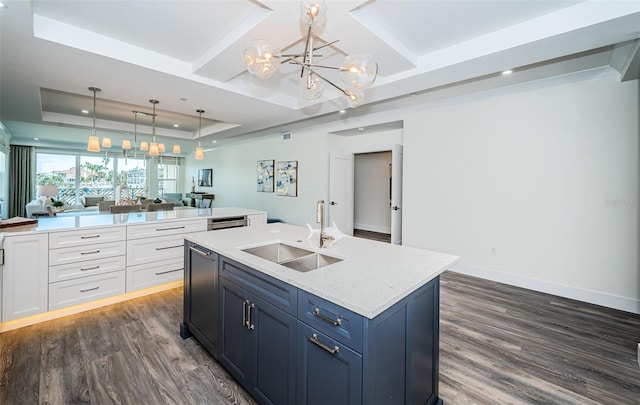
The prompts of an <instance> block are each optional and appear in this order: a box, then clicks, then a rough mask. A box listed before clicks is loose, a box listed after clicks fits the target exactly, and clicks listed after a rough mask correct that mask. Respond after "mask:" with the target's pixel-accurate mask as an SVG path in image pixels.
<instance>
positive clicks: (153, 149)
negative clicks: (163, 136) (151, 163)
mask: <svg viewBox="0 0 640 405" xmlns="http://www.w3.org/2000/svg"><path fill="white" fill-rule="evenodd" d="M149 102H150V103H151V104H153V118H152V119H153V121H152V128H153V131H152V137H151V144H150V145H149V156H158V155H159V154H160V151H159V150H158V143H157V142H156V104H158V103H159V101H158V100H149Z"/></svg>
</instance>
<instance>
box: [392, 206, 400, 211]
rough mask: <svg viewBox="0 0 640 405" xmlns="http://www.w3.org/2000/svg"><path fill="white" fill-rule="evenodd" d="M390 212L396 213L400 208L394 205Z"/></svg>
mask: <svg viewBox="0 0 640 405" xmlns="http://www.w3.org/2000/svg"><path fill="white" fill-rule="evenodd" d="M391 209H392V210H394V211H398V210H399V209H400V207H398V206H397V205H394V206H393V207H391Z"/></svg>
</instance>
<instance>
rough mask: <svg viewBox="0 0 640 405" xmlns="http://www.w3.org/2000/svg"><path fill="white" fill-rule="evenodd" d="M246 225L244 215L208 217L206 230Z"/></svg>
mask: <svg viewBox="0 0 640 405" xmlns="http://www.w3.org/2000/svg"><path fill="white" fill-rule="evenodd" d="M242 226H247V217H246V215H242V216H238V217H227V218H209V219H208V220H207V231H215V230H216V229H226V228H239V227H242Z"/></svg>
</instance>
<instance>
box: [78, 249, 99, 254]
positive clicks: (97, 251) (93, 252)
mask: <svg viewBox="0 0 640 405" xmlns="http://www.w3.org/2000/svg"><path fill="white" fill-rule="evenodd" d="M96 253H100V250H94V251H92V252H80V254H81V255H93V254H96Z"/></svg>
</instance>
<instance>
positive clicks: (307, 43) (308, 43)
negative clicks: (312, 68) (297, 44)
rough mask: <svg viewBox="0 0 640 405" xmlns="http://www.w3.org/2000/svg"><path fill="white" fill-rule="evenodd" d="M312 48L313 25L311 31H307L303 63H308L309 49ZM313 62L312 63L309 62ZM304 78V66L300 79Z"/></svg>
mask: <svg viewBox="0 0 640 405" xmlns="http://www.w3.org/2000/svg"><path fill="white" fill-rule="evenodd" d="M310 47H311V25H309V29H308V31H307V40H306V41H305V45H304V54H303V55H302V56H303V60H302V61H303V62H307V57H308V56H309V48H310ZM309 62H312V61H309ZM302 76H304V66H302V70H300V78H302Z"/></svg>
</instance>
